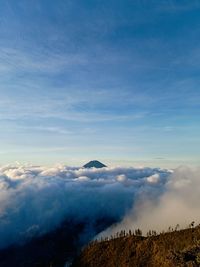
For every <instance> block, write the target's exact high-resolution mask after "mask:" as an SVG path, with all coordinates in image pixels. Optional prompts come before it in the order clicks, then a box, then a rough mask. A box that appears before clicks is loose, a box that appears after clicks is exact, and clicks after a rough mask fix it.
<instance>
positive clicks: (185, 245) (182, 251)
mask: <svg viewBox="0 0 200 267" xmlns="http://www.w3.org/2000/svg"><path fill="white" fill-rule="evenodd" d="M116 266H117V267H134V266H136V267H146V266H148V267H160V266H162V267H173V266H174V267H178V266H179V267H187V266H188V267H197V266H200V227H196V228H192V229H185V230H180V231H174V232H168V233H164V234H160V235H157V236H150V237H142V236H134V235H131V236H125V237H119V238H115V239H112V240H109V241H102V242H94V243H92V244H90V245H88V246H87V247H86V248H84V249H83V251H82V253H81V255H80V256H79V257H78V258H77V259H76V260H75V261H74V263H73V267H116Z"/></svg>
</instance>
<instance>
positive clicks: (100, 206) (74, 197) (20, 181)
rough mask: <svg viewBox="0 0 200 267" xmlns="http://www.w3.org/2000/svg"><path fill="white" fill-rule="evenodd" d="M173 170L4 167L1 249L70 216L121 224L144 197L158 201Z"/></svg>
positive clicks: (1, 174) (0, 188)
mask: <svg viewBox="0 0 200 267" xmlns="http://www.w3.org/2000/svg"><path fill="white" fill-rule="evenodd" d="M171 174H172V171H170V170H165V169H160V168H123V167H115V168H102V169H83V168H75V167H67V166H63V165H59V166H54V167H51V168H50V167H43V166H20V165H18V166H2V167H0V237H1V238H0V248H1V249H2V248H5V247H7V246H9V245H12V244H14V243H19V242H25V241H26V240H28V239H29V238H31V237H35V236H39V235H42V234H45V233H47V232H49V231H51V230H53V229H55V228H56V227H58V226H59V225H60V224H61V223H62V222H63V221H65V220H68V221H76V222H77V223H79V222H84V223H86V224H88V225H90V224H92V223H95V222H96V221H97V220H100V219H111V220H112V221H115V222H119V221H121V220H123V218H124V216H125V215H126V214H127V213H128V212H129V211H130V210H131V208H132V207H134V206H135V202H136V201H137V200H138V199H139V198H141V196H147V195H148V196H149V197H150V196H151V198H152V199H158V198H159V197H160V195H162V194H163V192H165V190H166V189H165V187H166V184H168V183H169V177H170V175H171ZM185 183H187V182H185ZM183 186H184V183H183ZM91 237H93V236H91Z"/></svg>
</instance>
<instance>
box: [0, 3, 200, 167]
mask: <svg viewBox="0 0 200 267" xmlns="http://www.w3.org/2000/svg"><path fill="white" fill-rule="evenodd" d="M199 84H200V1H197V0H196V1H195V0H194V1H173V0H168V1H167V0H165V1H164V0H163V1H151V0H150V1H145V0H135V1H134V0H132V1H130V0H123V1H122V0H115V1H113V0H105V1H104V0H101V1H99V0H93V1H92V0H85V1H81V0H79V1H78V0H73V1H72V0H65V1H64V0H57V1H50V0H34V1H33V0H29V1H25V0H19V1H15V0H9V1H8V0H0V125H1V131H0V164H5V163H12V162H15V161H19V162H23V163H26V162H29V163H30V162H31V163H35V164H39V163H41V164H52V163H56V162H62V163H67V164H80V165H81V164H82V163H84V162H85V161H87V160H89V159H100V160H102V161H104V162H107V163H109V164H129V165H134V164H136V163H137V164H143V163H144V164H146V165H159V166H164V165H165V166H167V165H168V166H170V165H171V166H172V165H176V164H177V165H179V164H183V163H186V164H198V162H199V159H200V150H199V147H200V134H199V133H200V120H199V118H200V88H199Z"/></svg>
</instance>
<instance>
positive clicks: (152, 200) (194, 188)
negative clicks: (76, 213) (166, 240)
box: [100, 166, 200, 236]
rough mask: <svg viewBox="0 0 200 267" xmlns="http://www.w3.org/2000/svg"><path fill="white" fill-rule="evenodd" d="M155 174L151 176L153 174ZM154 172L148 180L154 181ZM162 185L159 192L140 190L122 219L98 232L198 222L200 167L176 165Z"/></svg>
mask: <svg viewBox="0 0 200 267" xmlns="http://www.w3.org/2000/svg"><path fill="white" fill-rule="evenodd" d="M153 177H154V178H153ZM156 177H157V174H155V175H153V176H151V177H148V178H147V180H150V181H151V182H153V181H155V182H157V178H156ZM168 178H169V179H168V181H167V182H166V183H165V184H164V185H163V186H164V188H165V190H164V191H163V193H162V194H160V195H159V196H158V195H156V197H152V194H151V195H150V196H149V195H148V194H142V195H140V196H139V198H138V199H137V200H136V202H135V205H133V208H132V209H131V211H129V212H128V213H127V214H126V216H125V217H124V218H123V220H122V221H121V222H120V223H118V224H116V225H114V226H111V227H110V228H109V229H106V230H105V231H104V232H102V233H101V234H100V236H108V235H111V234H113V233H116V232H118V231H120V230H122V229H126V230H128V229H137V228H140V229H142V230H143V234H146V233H147V231H148V230H156V231H163V230H168V228H169V227H171V228H174V227H175V226H176V225H177V224H179V225H180V227H181V228H185V227H188V226H189V224H190V223H191V222H192V221H194V222H195V224H196V225H197V224H199V223H200V205H199V203H200V168H193V169H191V168H188V167H184V166H182V167H179V168H177V169H175V170H174V171H173V173H172V174H171V175H170V176H169V177H168Z"/></svg>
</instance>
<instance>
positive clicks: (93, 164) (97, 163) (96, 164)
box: [83, 160, 107, 169]
mask: <svg viewBox="0 0 200 267" xmlns="http://www.w3.org/2000/svg"><path fill="white" fill-rule="evenodd" d="M103 167H107V166H106V165H104V164H103V163H101V162H100V161H98V160H92V161H90V162H88V163H87V164H85V165H84V166H83V168H98V169H99V168H103Z"/></svg>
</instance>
